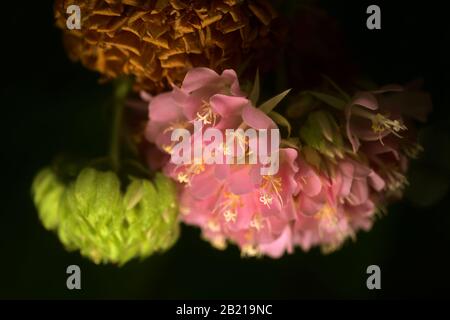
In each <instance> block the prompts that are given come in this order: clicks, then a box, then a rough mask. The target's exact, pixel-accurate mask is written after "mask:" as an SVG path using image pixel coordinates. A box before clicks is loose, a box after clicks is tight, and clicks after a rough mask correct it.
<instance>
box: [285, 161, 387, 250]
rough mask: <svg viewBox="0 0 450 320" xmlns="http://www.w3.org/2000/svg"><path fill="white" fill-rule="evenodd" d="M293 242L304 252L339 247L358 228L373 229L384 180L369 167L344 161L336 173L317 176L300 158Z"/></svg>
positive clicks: (335, 169)
mask: <svg viewBox="0 0 450 320" xmlns="http://www.w3.org/2000/svg"><path fill="white" fill-rule="evenodd" d="M298 161H299V171H298V173H297V175H296V179H297V181H298V194H297V196H296V198H295V204H296V209H297V211H296V221H295V225H294V232H293V234H294V243H295V244H298V245H300V246H301V247H302V249H304V250H309V249H310V248H311V247H313V246H321V247H322V248H323V249H325V250H332V249H335V248H337V247H339V246H340V245H341V244H342V243H343V242H344V241H345V240H346V239H347V238H349V237H353V236H354V235H355V234H356V232H357V231H358V230H359V229H364V230H368V229H370V227H371V225H372V222H373V215H374V213H375V211H376V206H375V205H376V202H377V199H378V194H379V193H380V192H382V191H383V189H384V187H385V184H384V181H383V179H381V177H380V176H378V175H377V174H376V173H375V172H374V171H373V170H371V169H370V168H368V167H367V166H365V165H363V164H362V163H359V162H357V161H355V160H351V159H348V158H347V159H343V160H341V161H340V162H339V163H337V164H336V165H335V166H334V167H333V173H331V174H330V175H325V174H323V173H317V172H316V171H315V170H314V169H313V168H312V167H311V166H309V165H308V164H307V163H305V162H304V161H303V160H301V159H300V158H299V160H298Z"/></svg>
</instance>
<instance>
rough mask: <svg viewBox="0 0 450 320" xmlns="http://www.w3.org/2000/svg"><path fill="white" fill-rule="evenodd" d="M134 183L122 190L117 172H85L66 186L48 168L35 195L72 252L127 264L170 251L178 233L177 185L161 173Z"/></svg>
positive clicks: (49, 223)
mask: <svg viewBox="0 0 450 320" xmlns="http://www.w3.org/2000/svg"><path fill="white" fill-rule="evenodd" d="M129 180H130V182H129V184H128V185H127V186H126V187H122V186H121V182H120V180H119V178H118V177H117V175H116V174H115V173H113V172H111V171H106V172H103V171H98V170H95V169H93V168H86V169H83V170H82V171H81V172H80V173H79V175H78V176H77V178H76V179H75V181H72V182H70V183H68V184H64V183H63V182H61V181H60V179H59V178H58V177H57V175H56V174H55V172H54V171H53V170H52V169H50V168H45V169H43V170H42V171H41V172H40V173H39V174H38V175H37V176H36V178H35V180H34V182H33V186H32V191H33V197H34V202H35V204H36V207H37V208H38V211H39V217H40V219H41V220H42V223H43V225H44V226H45V228H47V229H49V230H55V231H56V232H57V233H58V235H59V238H60V240H61V242H62V243H63V244H64V245H65V246H66V248H67V249H69V250H80V252H81V254H82V255H84V256H86V257H89V258H90V259H92V260H93V261H94V262H95V263H102V262H103V263H117V264H120V265H122V264H124V263H126V262H127V261H129V260H130V259H132V258H135V257H141V258H144V257H147V256H149V255H151V254H152V253H154V252H157V251H164V250H167V249H168V248H170V247H171V246H172V245H173V244H174V243H175V242H176V240H177V238H178V234H179V225H178V219H177V212H178V210H177V205H176V191H175V186H174V185H173V183H172V182H171V181H170V180H169V179H168V178H166V177H164V176H163V175H162V174H157V175H156V177H155V179H154V181H150V180H146V179H140V178H134V177H130V178H129Z"/></svg>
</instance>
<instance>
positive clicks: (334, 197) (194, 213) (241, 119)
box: [146, 68, 403, 258]
mask: <svg viewBox="0 0 450 320" xmlns="http://www.w3.org/2000/svg"><path fill="white" fill-rule="evenodd" d="M376 94H381V93H378V92H377V93H370V94H369V93H366V94H360V95H359V96H357V97H355V99H353V102H352V104H350V105H349V107H348V108H347V111H346V119H345V117H344V119H345V121H346V126H347V134H348V145H349V149H351V148H352V146H353V148H354V150H353V151H354V152H353V153H351V152H350V153H344V156H343V157H342V158H338V159H334V160H333V161H326V160H324V161H325V163H326V166H325V167H324V168H322V169H318V168H317V167H316V166H313V165H312V164H310V163H308V161H306V158H307V157H306V156H305V154H304V152H303V150H302V149H300V148H281V149H280V151H279V159H280V163H279V171H278V173H277V174H276V175H271V176H262V175H260V173H259V172H260V171H259V168H260V165H259V164H212V165H206V164H192V165H182V166H180V165H178V166H177V165H174V164H173V163H171V162H168V161H166V162H165V164H164V168H163V170H164V172H165V174H167V175H168V176H170V177H172V178H173V179H174V180H176V181H177V182H178V183H179V184H180V211H181V214H180V217H181V219H182V221H183V222H185V223H186V224H189V225H193V226H197V227H200V228H201V230H202V235H203V237H204V238H205V239H207V240H208V241H210V242H211V243H212V244H213V245H214V246H215V247H217V248H225V246H226V244H227V243H228V242H230V243H234V244H236V245H238V246H239V247H240V249H241V252H242V254H243V255H247V256H258V255H267V256H270V257H274V258H276V257H280V256H282V255H283V254H284V253H286V252H287V253H291V252H292V251H293V249H294V247H295V246H299V247H301V248H302V249H303V250H309V249H310V248H312V247H315V246H320V247H322V249H325V250H334V249H336V248H338V247H339V246H341V245H342V244H343V242H344V241H345V240H346V239H348V238H353V237H354V236H355V234H356V232H357V231H358V230H361V229H362V230H369V229H370V228H371V226H372V223H373V221H374V216H375V214H376V212H377V208H378V206H379V204H380V201H384V197H385V193H386V190H387V182H389V181H387V180H388V179H389V178H390V177H389V176H387V175H385V174H384V173H385V172H386V171H383V170H382V169H381V167H382V163H381V162H382V161H383V160H382V157H380V154H381V153H385V152H387V151H392V152H393V153H394V156H395V152H397V150H398V148H396V146H395V145H394V144H393V143H391V142H388V141H390V140H389V139H388V138H389V136H390V135H391V133H397V127H395V128H394V126H396V125H398V126H400V127H401V126H402V125H403V124H402V123H403V122H402V120H401V119H400V118H399V119H397V120H398V121H397V120H395V121H397V122H394V120H389V121H391V122H389V121H387V119H385V118H379V119H378V120H379V122H376V121H377V117H378V116H377V115H376V114H375V113H374V114H373V116H371V115H369V114H366V113H364V112H359V113H358V112H357V114H356V115H355V114H352V112H354V110H355V109H354V108H352V105H358V106H359V107H360V109H361V110H363V109H364V108H367V109H368V110H370V111H373V110H376V109H377V108H378V107H380V108H381V105H379V104H378V103H377V100H376V98H375V95H376ZM363 111H364V110H363ZM364 115H369V118H370V119H371V120H372V122H370V121H369V122H367V123H366V120H367V119H368V118H367V117H366V118H364ZM361 116H362V117H361ZM361 119H362V120H361ZM193 121H202V123H203V124H204V125H205V127H206V128H207V127H214V128H217V129H219V130H223V131H225V130H226V129H236V128H240V127H242V126H245V127H251V128H255V129H268V128H277V125H276V124H275V123H274V121H272V120H271V118H270V117H269V116H268V115H266V114H265V113H264V112H262V111H261V110H260V109H258V108H256V106H254V105H252V103H251V101H250V100H249V99H248V98H247V96H246V94H245V93H243V92H242V91H241V89H240V86H239V82H238V79H237V76H236V73H235V72H234V71H232V70H226V71H224V72H223V73H222V74H221V75H219V74H217V73H216V72H214V71H212V70H210V69H207V68H196V69H192V70H191V71H189V72H188V74H187V76H186V78H185V80H184V82H183V84H182V86H181V87H180V88H178V87H174V88H173V90H172V91H171V92H167V93H163V94H160V95H158V96H156V97H154V98H151V99H150V102H149V121H148V124H147V129H146V137H147V140H148V141H149V142H151V143H153V144H155V145H156V146H157V147H158V148H159V149H160V151H162V152H164V153H166V154H170V153H171V150H172V148H173V142H172V141H171V140H170V137H171V133H172V131H173V130H174V129H177V128H183V129H187V130H191V131H192V130H193ZM386 121H387V122H386ZM376 124H377V125H379V126H380V127H377V128H375V127H374V126H375V125H376ZM367 125H368V126H369V127H368V129H369V131H371V132H372V133H373V132H376V133H377V135H376V136H372V135H370V134H366V133H367V130H366V129H367ZM382 125H386V126H387V127H386V128H387V129H389V130H384V129H386V128H384V127H383V128H381V126H382ZM389 126H390V127H389ZM374 128H375V129H379V130H378V131H377V130H374ZM382 129H383V130H382ZM386 132H387V133H386ZM394 137H395V135H394ZM381 138H383V139H384V140H381ZM391 140H393V141H395V139H391ZM383 141H386V142H383ZM225 152H226V150H225V149H224V153H225ZM357 152H365V153H366V155H368V157H367V156H365V157H359V156H358V155H357ZM377 161H378V162H377ZM372 162H374V163H375V162H377V163H378V166H375V167H376V168H377V170H374V169H372V167H373V166H372Z"/></svg>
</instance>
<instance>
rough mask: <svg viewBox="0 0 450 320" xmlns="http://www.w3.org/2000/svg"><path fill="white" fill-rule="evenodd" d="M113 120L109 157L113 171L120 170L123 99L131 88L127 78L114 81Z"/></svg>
mask: <svg viewBox="0 0 450 320" xmlns="http://www.w3.org/2000/svg"><path fill="white" fill-rule="evenodd" d="M114 87H115V90H114V105H113V107H114V108H113V122H112V131H111V146H110V158H111V165H112V168H113V170H114V171H115V172H118V171H119V170H120V143H121V135H122V127H123V113H124V106H125V99H126V97H127V95H128V92H129V91H130V89H131V83H130V81H129V80H128V79H120V80H117V81H116V82H115V83H114Z"/></svg>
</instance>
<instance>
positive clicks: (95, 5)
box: [55, 0, 276, 93]
mask: <svg viewBox="0 0 450 320" xmlns="http://www.w3.org/2000/svg"><path fill="white" fill-rule="evenodd" d="M70 5H78V6H79V7H80V9H81V29H80V30H69V29H68V28H67V27H66V20H67V18H68V14H67V13H66V10H67V7H68V6H70ZM55 17H56V24H57V26H58V27H59V28H61V29H63V31H64V43H65V47H66V49H67V51H68V54H69V56H70V58H71V59H72V60H75V61H81V63H82V64H83V65H84V66H86V67H88V68H89V69H92V70H96V71H99V72H100V73H101V74H102V75H103V79H105V80H107V79H112V78H116V77H118V76H120V75H133V76H134V77H135V79H136V89H144V90H147V91H149V92H151V93H156V92H160V91H162V90H164V89H165V88H167V87H168V86H169V85H170V84H171V83H175V84H179V83H180V81H181V80H182V79H183V78H184V76H185V74H186V72H187V70H189V69H190V68H192V67H198V66H204V67H209V68H212V69H214V70H216V71H218V72H220V71H222V70H223V69H226V68H234V69H236V68H238V66H239V64H241V63H243V62H245V61H246V60H247V58H248V57H251V55H252V52H256V51H257V50H261V49H263V48H265V47H268V46H269V45H270V42H271V41H270V26H271V23H272V21H273V20H274V19H275V17H276V12H275V11H274V9H273V8H272V6H271V5H270V4H269V3H268V2H267V1H266V0H56V2H55Z"/></svg>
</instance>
